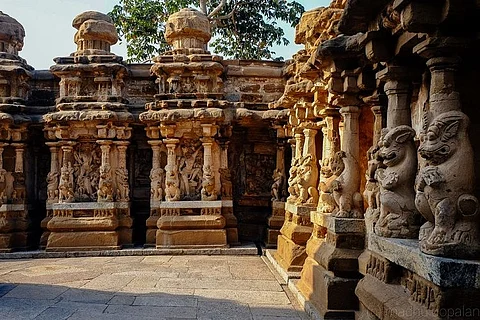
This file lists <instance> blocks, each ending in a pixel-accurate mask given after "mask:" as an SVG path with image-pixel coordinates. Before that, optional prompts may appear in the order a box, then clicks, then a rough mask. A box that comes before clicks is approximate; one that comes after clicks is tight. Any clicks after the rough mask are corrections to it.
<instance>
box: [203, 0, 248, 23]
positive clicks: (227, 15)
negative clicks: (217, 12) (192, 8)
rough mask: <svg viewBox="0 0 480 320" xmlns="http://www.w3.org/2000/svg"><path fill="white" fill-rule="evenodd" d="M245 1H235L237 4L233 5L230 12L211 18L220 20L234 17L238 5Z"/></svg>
mask: <svg viewBox="0 0 480 320" xmlns="http://www.w3.org/2000/svg"><path fill="white" fill-rule="evenodd" d="M242 3H243V1H240V2H237V3H235V6H234V7H233V9H232V11H230V13H229V14H226V15H224V16H218V17H216V18H213V19H211V20H214V21H218V20H227V19H230V18H231V17H233V15H234V14H235V11H237V7H238V6H239V5H241V4H242Z"/></svg>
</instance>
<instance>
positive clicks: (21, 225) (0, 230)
mask: <svg viewBox="0 0 480 320" xmlns="http://www.w3.org/2000/svg"><path fill="white" fill-rule="evenodd" d="M28 228H29V220H28V211H27V209H26V206H25V205H24V204H3V205H1V206H0V252H12V251H17V250H26V249H28V248H29V247H30V246H31V243H30V240H31V233H30V232H29V230H28Z"/></svg>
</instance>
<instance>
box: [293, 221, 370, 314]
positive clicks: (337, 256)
mask: <svg viewBox="0 0 480 320" xmlns="http://www.w3.org/2000/svg"><path fill="white" fill-rule="evenodd" d="M311 220H312V222H313V224H314V232H313V233H312V237H311V238H310V239H309V240H308V243H307V254H308V257H307V258H306V260H305V264H304V265H303V270H302V274H301V278H300V281H299V282H298V284H297V287H298V289H299V290H300V292H301V293H302V294H303V295H304V296H305V298H306V299H307V300H309V301H310V303H311V305H313V306H314V308H315V309H316V310H317V311H318V313H319V314H320V315H321V316H322V317H324V318H325V319H330V318H341V319H353V317H354V310H356V309H357V308H358V299H357V297H356V296H355V287H356V285H357V282H358V279H359V273H358V271H357V270H358V260H357V259H358V256H359V255H360V254H361V252H362V249H363V244H364V234H365V221H364V220H363V219H352V218H337V217H334V216H332V215H329V214H323V213H320V212H312V213H311Z"/></svg>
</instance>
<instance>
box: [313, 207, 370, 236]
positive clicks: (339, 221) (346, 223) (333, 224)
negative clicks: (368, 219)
mask: <svg viewBox="0 0 480 320" xmlns="http://www.w3.org/2000/svg"><path fill="white" fill-rule="evenodd" d="M310 220H311V221H312V222H315V223H318V224H319V225H320V226H322V227H325V228H327V229H328V230H329V231H331V232H334V233H337V234H339V233H362V234H363V233H365V220H364V219H350V218H337V217H334V216H332V215H329V214H324V213H320V212H317V211H312V212H311V217H310Z"/></svg>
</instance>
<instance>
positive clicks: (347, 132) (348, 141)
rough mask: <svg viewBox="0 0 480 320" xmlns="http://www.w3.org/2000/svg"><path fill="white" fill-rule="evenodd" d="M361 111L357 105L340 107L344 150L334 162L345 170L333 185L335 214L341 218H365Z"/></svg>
mask: <svg viewBox="0 0 480 320" xmlns="http://www.w3.org/2000/svg"><path fill="white" fill-rule="evenodd" d="M359 112H360V110H359V108H358V107H356V106H349V107H343V108H341V109H340V113H341V114H342V116H343V124H344V129H343V139H342V151H340V152H337V154H336V159H335V160H334V162H335V165H337V166H340V167H343V170H341V173H340V174H339V176H338V178H337V179H336V182H335V183H334V186H333V197H334V199H335V202H336V205H337V208H336V209H335V210H334V212H333V215H334V216H336V217H341V218H363V199H362V196H361V195H360V193H359V190H360V172H359V170H360V167H359V163H358V159H359V156H360V151H359V147H360V146H359V131H358V116H359ZM339 171H340V170H339Z"/></svg>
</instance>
